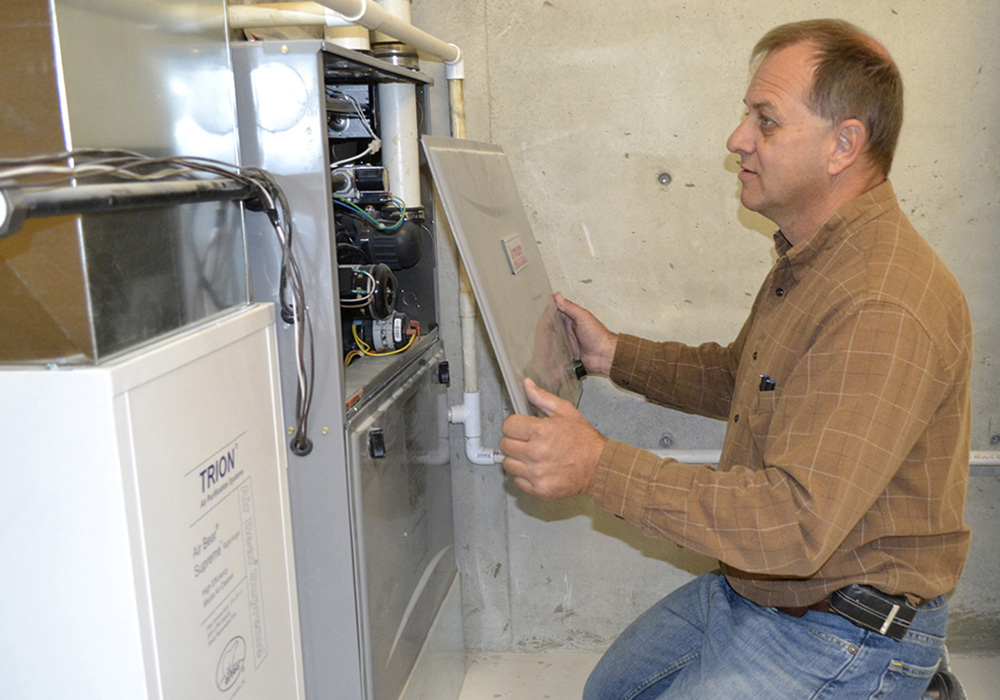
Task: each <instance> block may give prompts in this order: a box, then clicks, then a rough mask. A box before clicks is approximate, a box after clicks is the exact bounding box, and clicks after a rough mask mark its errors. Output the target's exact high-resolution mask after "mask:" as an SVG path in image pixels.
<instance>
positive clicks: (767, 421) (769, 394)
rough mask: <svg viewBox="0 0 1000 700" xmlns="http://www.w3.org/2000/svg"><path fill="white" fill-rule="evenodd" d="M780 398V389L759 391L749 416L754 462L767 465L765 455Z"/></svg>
mask: <svg viewBox="0 0 1000 700" xmlns="http://www.w3.org/2000/svg"><path fill="white" fill-rule="evenodd" d="M780 400H781V390H780V389H775V390H773V391H758V392H757V397H756V401H755V402H754V405H753V407H752V408H751V409H750V414H749V415H748V416H747V430H748V431H749V433H750V443H751V445H752V463H753V464H757V465H760V466H762V467H765V466H767V464H766V462H765V460H764V455H765V454H766V452H767V447H768V445H769V444H770V441H771V431H772V423H773V419H774V414H775V411H776V410H777V408H778V402H779V401H780Z"/></svg>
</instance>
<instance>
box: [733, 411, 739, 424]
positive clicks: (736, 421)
mask: <svg viewBox="0 0 1000 700" xmlns="http://www.w3.org/2000/svg"><path fill="white" fill-rule="evenodd" d="M739 422H740V414H739V413H737V414H736V415H735V416H733V423H739Z"/></svg>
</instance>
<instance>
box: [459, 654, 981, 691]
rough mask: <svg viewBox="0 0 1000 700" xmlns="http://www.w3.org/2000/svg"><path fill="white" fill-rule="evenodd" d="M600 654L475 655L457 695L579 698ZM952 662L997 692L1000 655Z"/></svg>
mask: <svg viewBox="0 0 1000 700" xmlns="http://www.w3.org/2000/svg"><path fill="white" fill-rule="evenodd" d="M600 657H601V655H600V654H589V653H582V652H552V653H539V654H481V655H473V656H470V657H469V667H468V672H467V674H466V677H465V685H463V686H462V694H461V695H460V696H459V700H579V698H580V695H581V694H582V692H583V684H584V683H585V682H586V680H587V675H588V674H589V673H590V670H591V669H592V668H593V667H594V664H596V663H597V660H598V659H599V658H600ZM951 665H952V668H953V669H954V672H955V674H956V675H957V676H958V678H959V679H960V680H961V682H962V685H963V686H964V688H965V692H966V695H967V698H968V700H994V698H996V697H997V695H998V693H997V688H1000V658H997V657H995V656H960V657H952V659H951Z"/></svg>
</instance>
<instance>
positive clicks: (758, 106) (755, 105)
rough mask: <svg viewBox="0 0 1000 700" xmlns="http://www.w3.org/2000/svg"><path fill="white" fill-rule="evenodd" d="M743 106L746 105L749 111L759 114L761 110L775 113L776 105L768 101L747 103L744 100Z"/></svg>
mask: <svg viewBox="0 0 1000 700" xmlns="http://www.w3.org/2000/svg"><path fill="white" fill-rule="evenodd" d="M743 104H745V105H746V106H747V108H748V109H752V110H755V111H758V112H759V111H761V110H767V111H774V103H772V102H769V101H768V100H759V101H757V102H747V101H746V100H743Z"/></svg>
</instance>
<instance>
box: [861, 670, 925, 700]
mask: <svg viewBox="0 0 1000 700" xmlns="http://www.w3.org/2000/svg"><path fill="white" fill-rule="evenodd" d="M937 668H938V664H937V663H936V662H935V664H934V665H933V666H916V665H914V664H908V663H904V662H902V661H890V662H889V666H888V667H887V668H886V669H885V671H883V673H882V678H881V679H880V680H879V685H878V688H877V689H876V691H875V692H874V693H873V694H872V695H871V696H870V699H869V700H890V699H891V698H916V697H920V694H921V693H923V692H924V691H925V690H926V689H927V686H928V685H929V684H930V682H931V678H932V677H933V676H934V673H935V672H936V671H937Z"/></svg>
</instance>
